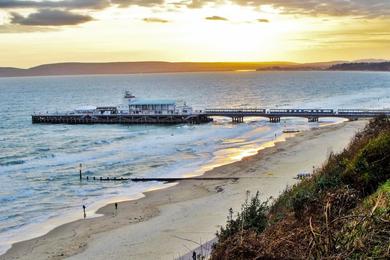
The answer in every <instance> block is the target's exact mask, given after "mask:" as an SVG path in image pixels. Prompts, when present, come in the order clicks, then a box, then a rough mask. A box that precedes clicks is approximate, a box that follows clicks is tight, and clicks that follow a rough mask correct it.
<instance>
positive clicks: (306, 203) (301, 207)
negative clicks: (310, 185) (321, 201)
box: [292, 188, 316, 219]
mask: <svg viewBox="0 0 390 260" xmlns="http://www.w3.org/2000/svg"><path fill="white" fill-rule="evenodd" d="M315 201H316V194H315V193H314V192H313V191H312V190H311V189H305V188H303V189H299V190H298V191H297V192H296V193H295V194H294V196H293V197H292V207H293V210H294V214H295V217H296V218H297V219H301V218H302V217H303V215H304V213H305V211H306V210H307V209H308V208H309V207H310V205H311V204H312V203H313V202H315Z"/></svg>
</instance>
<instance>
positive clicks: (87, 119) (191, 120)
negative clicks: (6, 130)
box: [32, 108, 390, 124]
mask: <svg viewBox="0 0 390 260" xmlns="http://www.w3.org/2000/svg"><path fill="white" fill-rule="evenodd" d="M377 116H390V109H337V110H334V109H299V108H298V109H294V108H286V109H262V108H253V109H252V108H247V109H233V108H222V109H220V108H217V109H206V110H204V111H202V112H199V113H193V114H190V115H182V114H168V115H162V114H108V115H106V114H65V113H64V114H60V113H54V114H34V115H32V123H34V124H38V123H43V124H201V123H208V122H211V121H213V119H212V117H230V118H231V119H232V122H233V123H243V122H244V118H245V117H263V118H268V119H269V121H270V122H271V123H279V122H280V120H281V118H287V117H302V118H307V120H308V122H318V120H319V118H321V117H336V118H346V119H348V120H357V119H360V118H372V117H377Z"/></svg>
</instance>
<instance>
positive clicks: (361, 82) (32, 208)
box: [0, 71, 390, 254]
mask: <svg viewBox="0 0 390 260" xmlns="http://www.w3.org/2000/svg"><path fill="white" fill-rule="evenodd" d="M126 90H129V91H131V92H132V93H133V94H134V95H135V96H137V97H140V98H157V99H165V98H167V99H175V100H177V101H185V102H186V103H187V104H188V105H191V106H193V107H194V109H198V110H203V109H205V108H286V107H288V108H331V109H338V108H339V109H342V108H370V109H374V108H375V109H382V108H389V107H390V73H386V72H327V71H309V72H306V71H305V72H254V71H253V72H209V73H168V74H134V75H105V76H102V75H91V76H50V77H25V78H0V111H1V112H0V114H1V117H0V254H2V253H4V252H5V251H6V250H7V249H9V248H10V246H11V244H12V243H14V242H17V241H21V240H26V239H30V238H33V237H36V236H39V235H43V234H45V233H47V232H48V231H50V230H51V229H53V228H55V227H56V226H59V225H61V224H64V223H66V222H69V221H73V220H77V219H80V218H83V214H82V205H85V206H86V207H87V217H96V216H98V215H97V214H95V211H96V210H97V209H98V208H99V207H101V206H103V205H105V204H107V203H110V202H117V201H123V200H129V199H138V198H141V197H142V196H143V192H145V191H147V190H153V189H161V188H164V187H166V186H167V185H166V184H162V183H157V182H150V183H133V182H99V181H96V182H93V181H89V182H87V181H82V182H80V180H79V165H80V164H82V171H83V174H84V176H89V177H91V178H92V177H93V176H104V177H179V176H184V177H186V176H196V175H201V174H203V173H204V172H205V171H207V170H210V169H212V168H213V167H216V166H219V165H223V164H227V163H231V162H234V161H237V160H240V159H242V158H244V157H246V156H250V155H253V154H255V153H256V152H257V151H258V150H259V149H262V148H264V147H265V146H267V145H269V144H270V143H273V142H274V141H275V140H281V139H283V130H286V129H297V130H308V129H311V128H318V127H321V126H323V125H327V124H335V123H339V122H341V121H343V120H342V119H336V118H320V121H319V122H318V123H308V122H307V119H304V118H286V119H282V121H281V122H280V123H276V124H275V123H270V122H268V120H267V119H266V118H246V119H245V122H244V123H242V124H233V123H232V122H231V119H229V118H215V120H214V122H212V123H207V124H200V125H187V124H181V125H172V126H166V125H44V124H32V123H31V114H33V113H36V112H43V113H46V112H47V111H48V112H56V111H58V112H61V111H70V110H73V109H75V108H77V107H80V106H85V105H98V106H104V105H117V104H120V103H121V102H122V97H123V94H124V91H126ZM324 149H325V148H324ZM302 171H310V169H302Z"/></svg>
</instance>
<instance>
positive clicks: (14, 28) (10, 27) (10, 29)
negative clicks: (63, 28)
mask: <svg viewBox="0 0 390 260" xmlns="http://www.w3.org/2000/svg"><path fill="white" fill-rule="evenodd" d="M56 30H57V29H56V28H53V27H47V26H25V25H19V24H5V25H0V33H32V32H52V31H56Z"/></svg>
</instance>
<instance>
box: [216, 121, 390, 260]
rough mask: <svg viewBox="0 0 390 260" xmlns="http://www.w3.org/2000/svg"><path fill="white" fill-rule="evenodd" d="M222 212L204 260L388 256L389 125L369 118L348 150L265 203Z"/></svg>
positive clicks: (255, 200)
mask: <svg viewBox="0 0 390 260" xmlns="http://www.w3.org/2000/svg"><path fill="white" fill-rule="evenodd" d="M268 205H269V203H266V202H260V201H259V199H258V195H257V194H256V196H254V197H253V198H251V199H248V201H246V202H245V203H244V205H243V208H242V211H241V212H239V213H238V214H234V213H233V212H230V214H229V216H228V221H227V224H226V227H224V228H221V230H220V231H218V233H217V237H218V240H219V242H218V244H216V245H215V248H214V250H213V254H212V259H263V258H266V259H268V258H274V259H280V258H283V259H286V258H299V259H302V258H304V259H319V258H330V259H367V258H389V257H390V121H389V119H388V118H384V117H383V118H377V119H375V120H372V121H371V122H370V123H369V124H368V125H367V126H366V128H365V129H364V130H363V131H362V132H360V133H358V134H356V136H355V137H354V139H353V140H352V142H351V143H350V145H349V147H348V148H347V149H345V150H344V151H343V152H342V153H340V154H331V155H330V156H329V159H328V161H327V162H326V163H325V164H324V166H323V167H322V168H321V169H318V170H316V171H315V173H314V175H313V176H312V177H311V178H309V179H306V180H303V181H301V182H300V183H298V184H297V185H295V186H293V187H291V188H289V189H287V190H286V191H285V192H284V193H283V194H282V195H281V196H280V197H279V198H278V199H277V200H276V201H274V202H273V203H272V204H271V205H269V206H268Z"/></svg>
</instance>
